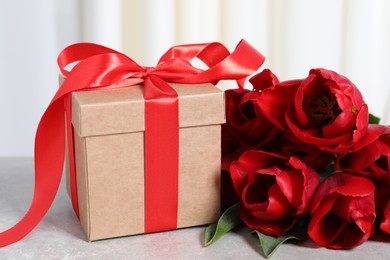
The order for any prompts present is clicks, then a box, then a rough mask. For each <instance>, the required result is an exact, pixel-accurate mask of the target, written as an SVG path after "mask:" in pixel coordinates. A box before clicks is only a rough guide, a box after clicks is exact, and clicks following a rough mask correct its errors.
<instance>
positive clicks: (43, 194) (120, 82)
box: [0, 40, 264, 246]
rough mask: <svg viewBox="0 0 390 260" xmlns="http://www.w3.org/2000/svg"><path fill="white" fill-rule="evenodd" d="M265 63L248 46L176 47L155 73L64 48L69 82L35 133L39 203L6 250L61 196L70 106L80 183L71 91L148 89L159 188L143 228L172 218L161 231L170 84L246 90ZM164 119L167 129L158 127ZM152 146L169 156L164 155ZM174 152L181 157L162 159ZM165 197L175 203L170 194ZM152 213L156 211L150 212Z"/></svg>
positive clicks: (169, 165) (172, 139) (4, 237)
mask: <svg viewBox="0 0 390 260" xmlns="http://www.w3.org/2000/svg"><path fill="white" fill-rule="evenodd" d="M193 58H199V59H200V60H201V61H203V62H204V63H205V64H206V65H207V66H208V67H209V69H207V70H200V69H197V68H195V67H193V66H192V65H191V63H190V62H189V61H190V60H192V59H193ZM73 62H79V63H78V64H77V65H76V66H75V67H74V68H73V69H72V71H71V72H69V71H67V70H65V67H66V66H67V65H69V64H71V63H73ZM263 62H264V57H263V56H262V55H261V54H260V53H258V52H257V51H256V50H255V49H254V48H253V47H251V46H250V45H249V44H248V43H247V42H246V41H244V40H242V41H241V42H240V43H239V44H238V45H237V47H236V49H235V51H234V52H233V53H231V54H230V53H229V51H228V50H227V49H226V48H225V47H224V46H223V45H222V44H220V43H208V44H191V45H181V46H175V47H172V48H171V49H169V50H168V51H167V52H166V53H165V54H164V55H163V56H162V57H161V59H160V60H159V62H158V64H157V66H156V67H154V68H150V67H142V66H140V65H138V64H137V63H135V62H134V61H133V60H132V59H130V58H129V57H127V56H126V55H124V54H122V53H119V52H117V51H114V50H112V49H109V48H106V47H103V46H100V45H96V44H91V43H79V44H74V45H71V46H69V47H67V48H66V49H64V50H63V51H62V52H61V53H60V55H59V57H58V64H59V67H60V69H61V72H62V73H63V75H64V76H66V77H67V78H66V80H65V82H64V83H63V84H62V86H61V88H60V89H59V90H58V91H57V93H56V95H55V96H54V98H53V99H52V101H51V102H50V104H49V106H48V108H47V109H46V111H45V113H44V114H43V116H42V118H41V120H40V122H39V125H38V128H37V132H36V137H35V152H34V155H35V187H34V196H33V200H32V202H31V205H30V209H29V210H28V211H27V213H26V215H25V216H24V217H23V218H22V219H21V220H20V222H19V223H17V224H16V225H15V226H13V227H12V228H10V229H8V230H6V231H4V232H2V233H0V246H6V245H9V244H11V243H14V242H16V241H18V240H20V239H22V238H23V237H24V236H26V235H27V234H28V233H29V232H30V231H31V230H33V229H34V227H35V226H36V225H37V224H38V223H39V222H40V221H41V219H42V218H43V217H44V216H45V214H46V212H47V211H48V209H49V208H50V206H51V204H52V202H53V200H54V198H55V195H56V193H57V190H58V187H59V184H60V181H61V176H62V170H63V163H64V155H65V120H64V118H63V115H64V110H65V109H64V107H67V109H66V110H67V111H66V114H67V116H66V117H67V118H66V119H67V130H68V133H70V134H69V135H68V136H69V137H70V138H68V145H69V148H70V149H69V150H70V153H69V156H70V157H69V159H70V165H71V166H73V167H71V169H70V170H71V177H72V176H73V180H71V183H73V184H75V179H74V178H75V177H74V156H73V141H72V134H71V133H72V132H71V131H72V127H71V124H70V113H69V112H70V95H71V93H72V92H73V91H79V90H90V89H97V88H116V87H123V86H131V85H137V84H141V83H144V97H145V129H146V131H145V152H146V154H145V176H146V177H145V178H146V179H145V182H146V184H145V185H146V186H145V188H146V189H147V190H148V189H150V190H153V192H147V191H146V192H145V193H146V194H149V195H146V196H151V198H148V197H146V198H145V201H149V202H150V203H146V205H145V207H146V208H145V223H146V224H147V223H149V224H148V225H146V226H145V231H146V232H149V231H157V230H164V229H169V228H171V227H172V225H176V223H174V224H173V223H172V220H169V218H168V219H167V222H166V223H159V224H158V225H157V226H156V225H155V224H156V223H158V222H159V221H160V220H158V221H156V218H158V217H161V214H164V212H165V211H166V210H167V207H165V208H164V207H161V205H156V203H153V201H159V200H158V199H157V200H156V198H155V197H156V196H157V197H158V196H164V194H165V192H164V189H170V186H169V185H173V186H175V185H176V186H177V183H176V184H175V181H173V184H169V182H168V183H167V185H168V186H166V187H165V188H164V187H163V188H162V189H161V187H159V186H160V185H158V183H159V182H158V181H153V180H156V179H157V180H161V178H162V177H161V176H162V175H161V174H164V178H165V179H168V180H169V179H170V178H171V177H172V178H173V179H177V172H178V169H177V167H178V100H177V94H176V92H175V90H174V89H173V88H171V87H170V86H169V85H168V84H167V83H166V82H173V83H187V84H193V83H205V82H213V83H216V82H218V81H219V80H222V79H236V80H237V81H238V83H239V85H240V86H242V84H243V82H244V80H245V77H247V76H248V75H250V74H252V73H254V72H255V71H256V70H257V69H258V68H259V67H260V66H261V64H262V63H263ZM64 104H66V106H64ZM159 121H160V122H161V121H162V122H164V123H163V124H160V123H158V122H159ZM156 143H157V144H158V145H156ZM154 147H160V148H161V147H162V148H163V149H167V150H165V151H163V152H161V151H160V150H159V149H155V148H154ZM171 153H173V154H174V155H175V154H176V155H177V156H164V154H171ZM171 155H172V154H171ZM151 158H152V159H151ZM150 160H153V163H148V161H150ZM72 173H73V174H72ZM167 174H168V176H167ZM174 175H176V176H174ZM148 179H150V180H151V181H148ZM156 184H157V185H156ZM148 185H149V186H148ZM150 185H151V186H150ZM163 186H164V185H163ZM176 190H177V187H176ZM71 193H72V202H73V207H74V209H75V212H76V214H78V205H77V191H76V188H75V185H72V192H71ZM167 196H168V197H169V198H168V200H169V199H170V197H171V196H170V195H167ZM160 199H161V198H160ZM169 203H172V205H173V206H172V207H170V209H168V211H171V212H172V211H173V212H177V206H176V208H175V206H174V204H175V202H174V201H173V202H172V201H171V202H169ZM176 203H177V202H176ZM157 204H158V203H157ZM168 208H169V207H168ZM172 208H173V209H172ZM152 209H153V210H152ZM156 210H157V212H156ZM151 211H154V213H150V212H151ZM148 212H149V213H148ZM163 222H164V221H163Z"/></svg>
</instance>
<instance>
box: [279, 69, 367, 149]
mask: <svg viewBox="0 0 390 260" xmlns="http://www.w3.org/2000/svg"><path fill="white" fill-rule="evenodd" d="M286 122H287V125H288V127H289V128H290V129H291V131H292V132H293V133H294V135H296V136H297V137H298V138H299V139H301V140H302V141H304V142H306V143H311V144H314V145H317V146H318V147H319V148H320V149H321V150H324V151H331V152H337V153H343V152H346V151H347V150H348V149H349V148H350V147H351V146H352V145H353V144H355V143H357V142H358V141H359V140H360V139H361V138H362V137H363V136H364V135H365V133H366V132H367V127H368V108H367V105H366V104H365V103H364V100H363V97H362V95H361V93H360V92H359V90H358V89H357V88H356V86H355V85H354V84H353V83H352V82H351V81H349V80H348V79H347V78H345V77H343V76H341V75H339V74H337V73H336V72H333V71H330V70H325V69H312V70H310V73H309V76H308V77H307V78H306V79H304V80H303V81H302V83H301V84H300V86H299V88H298V89H297V91H296V94H295V97H294V104H293V105H290V106H289V108H288V109H287V113H286Z"/></svg>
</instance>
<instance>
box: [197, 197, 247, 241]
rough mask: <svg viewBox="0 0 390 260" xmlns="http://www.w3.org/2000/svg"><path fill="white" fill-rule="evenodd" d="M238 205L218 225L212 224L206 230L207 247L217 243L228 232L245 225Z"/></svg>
mask: <svg viewBox="0 0 390 260" xmlns="http://www.w3.org/2000/svg"><path fill="white" fill-rule="evenodd" d="M238 204H239V203H237V204H235V205H233V206H231V207H230V208H228V209H227V210H226V211H225V212H224V213H223V214H222V216H221V217H220V218H219V220H218V222H217V224H211V225H209V226H208V227H207V228H206V233H205V246H209V245H211V244H212V243H214V242H216V241H217V240H218V239H219V238H220V237H222V236H223V235H225V234H226V233H227V232H229V231H230V230H232V229H233V228H235V227H237V226H239V225H241V224H242V223H243V222H242V220H241V218H240V210H239V207H238Z"/></svg>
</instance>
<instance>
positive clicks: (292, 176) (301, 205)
mask: <svg viewBox="0 0 390 260" xmlns="http://www.w3.org/2000/svg"><path fill="white" fill-rule="evenodd" d="M230 173H231V177H232V181H233V185H234V188H235V189H236V191H237V193H238V194H239V196H240V197H241V200H242V201H241V204H240V216H241V219H242V220H243V221H244V223H245V224H246V225H247V226H248V227H249V228H251V229H253V230H258V231H260V232H262V233H264V234H268V235H273V236H280V235H282V234H284V233H285V232H287V231H288V230H290V229H291V228H292V227H293V226H294V225H295V224H296V223H297V221H298V220H299V219H300V217H302V216H305V215H306V213H307V212H308V210H309V205H310V201H311V198H312V196H313V194H314V192H315V190H316V188H317V186H318V184H319V177H318V175H317V173H316V172H315V171H314V170H313V169H311V168H309V167H308V166H306V164H304V163H303V162H302V161H300V160H299V159H298V158H296V157H290V158H286V157H283V156H281V155H277V154H273V153H268V152H264V151H258V150H257V151H253V150H250V151H247V152H245V153H243V154H242V155H241V156H240V157H239V158H238V160H237V161H235V162H233V163H232V164H231V166H230Z"/></svg>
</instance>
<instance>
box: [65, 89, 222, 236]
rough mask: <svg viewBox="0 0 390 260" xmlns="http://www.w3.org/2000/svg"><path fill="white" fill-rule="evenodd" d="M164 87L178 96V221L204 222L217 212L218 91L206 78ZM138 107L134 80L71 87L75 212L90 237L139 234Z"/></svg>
mask: <svg viewBox="0 0 390 260" xmlns="http://www.w3.org/2000/svg"><path fill="white" fill-rule="evenodd" d="M170 86H171V87H173V88H174V89H175V91H176V92H177V94H178V100H179V165H178V168H179V175H178V191H177V192H178V194H177V199H178V205H177V228H183V227H190V226H198V225H204V224H209V223H212V222H215V221H216V220H217V219H218V217H219V215H220V162H221V158H220V156H221V152H220V147H221V144H220V142H221V136H220V135H221V127H220V124H222V123H224V122H225V114H224V107H225V106H224V95H223V92H222V91H221V90H219V89H218V88H217V87H215V86H214V85H212V84H189V85H183V84H180V85H179V84H170ZM144 111H145V110H144V95H143V86H141V85H137V86H129V87H124V88H118V89H102V90H94V91H80V92H74V93H72V125H73V129H74V131H73V132H74V151H75V169H76V183H77V194H78V196H77V197H78V205H79V217H80V222H81V225H82V227H83V229H84V231H85V234H86V236H87V238H88V240H90V241H93V240H99V239H106V238H112V237H120V236H127V235H133V234H140V233H145V195H146V194H145V172H144V169H145V165H144V153H145V147H144V133H145V132H144V131H145V116H144ZM152 163H153V162H152ZM149 192H153V191H150V190H149ZM157 231H159V230H157Z"/></svg>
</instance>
